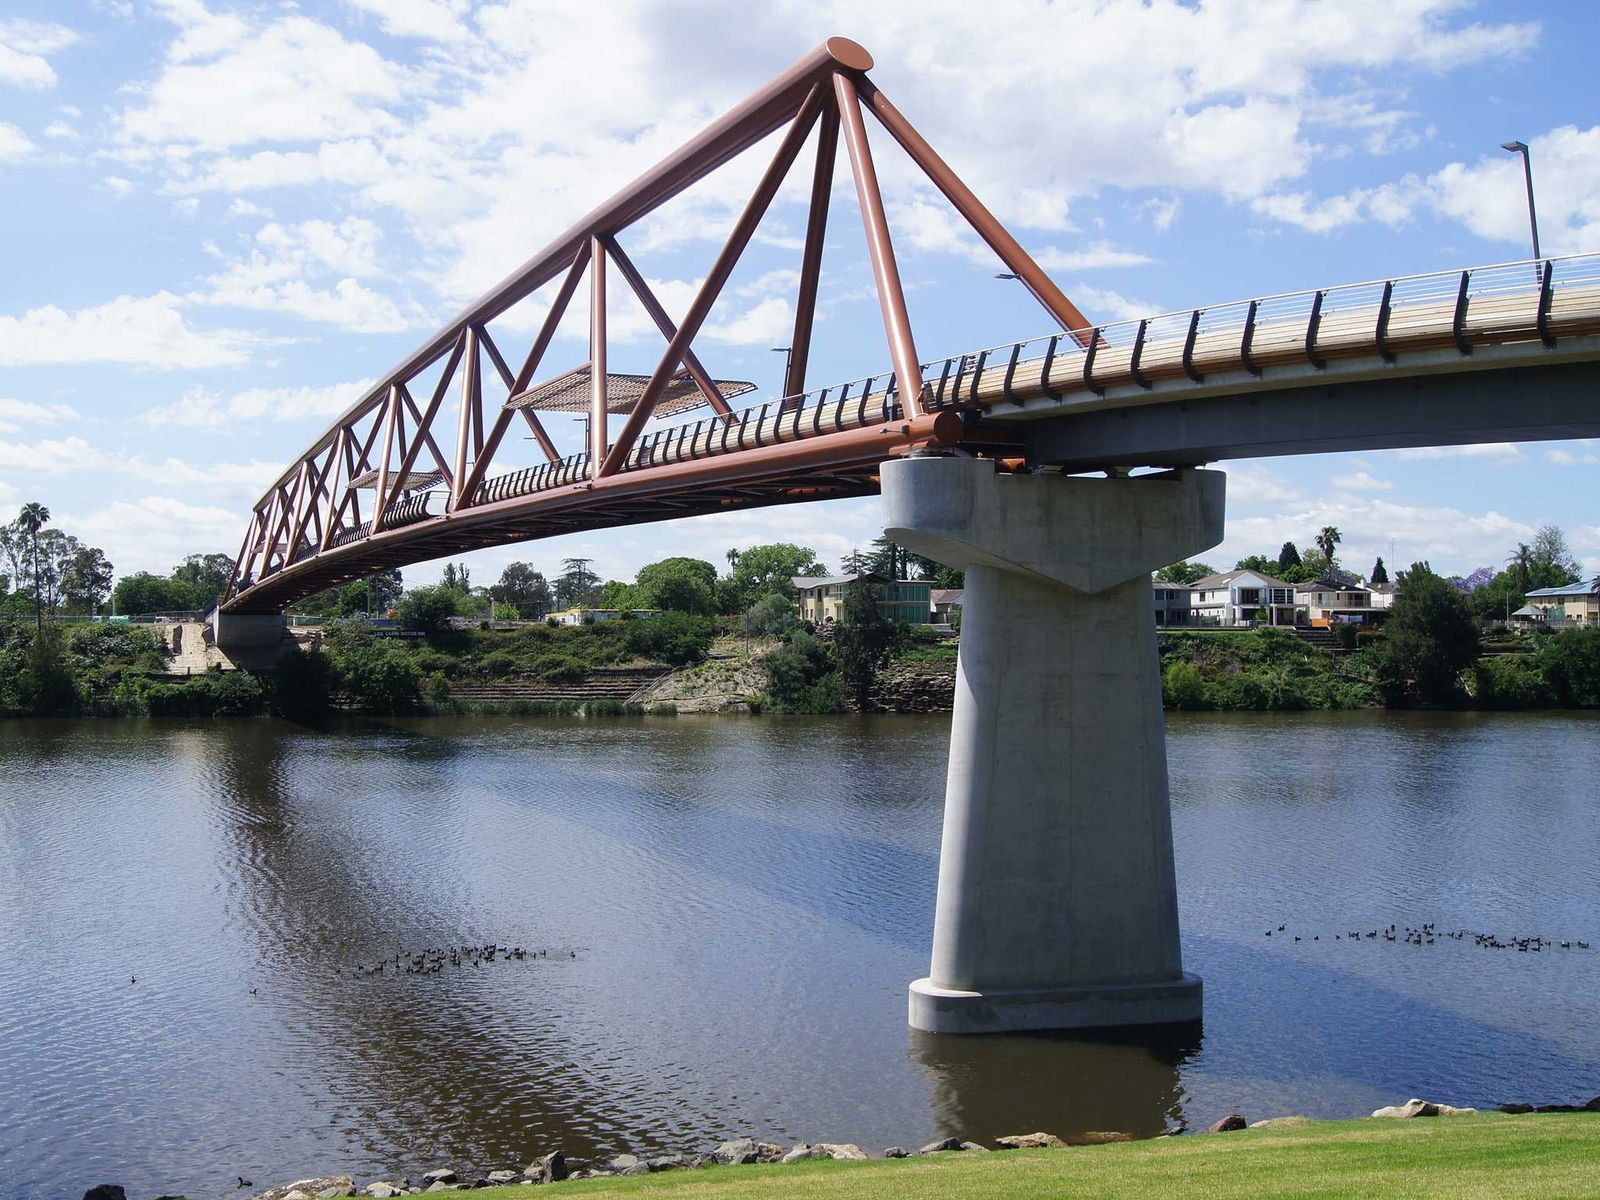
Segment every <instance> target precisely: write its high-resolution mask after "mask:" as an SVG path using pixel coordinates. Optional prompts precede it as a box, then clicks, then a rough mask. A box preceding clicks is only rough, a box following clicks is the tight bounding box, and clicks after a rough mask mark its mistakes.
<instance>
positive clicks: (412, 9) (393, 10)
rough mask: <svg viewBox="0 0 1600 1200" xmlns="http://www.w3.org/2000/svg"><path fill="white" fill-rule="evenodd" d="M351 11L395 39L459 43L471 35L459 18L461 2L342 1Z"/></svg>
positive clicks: (463, 9) (460, 16)
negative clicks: (371, 17)
mask: <svg viewBox="0 0 1600 1200" xmlns="http://www.w3.org/2000/svg"><path fill="white" fill-rule="evenodd" d="M346 3H348V4H350V5H351V6H352V7H354V8H359V9H362V10H364V11H366V12H369V13H372V14H373V15H374V16H376V17H378V18H379V21H380V22H381V24H382V26H383V31H384V32H385V33H388V34H392V35H394V36H395V37H415V38H423V39H425V40H427V41H431V42H459V41H463V40H464V39H466V38H467V37H469V36H471V35H470V33H469V32H468V30H467V27H466V26H465V25H463V24H462V23H461V18H462V16H463V15H465V13H466V11H467V5H466V3H465V2H464V0H445V2H443V3H441V2H440V0H346Z"/></svg>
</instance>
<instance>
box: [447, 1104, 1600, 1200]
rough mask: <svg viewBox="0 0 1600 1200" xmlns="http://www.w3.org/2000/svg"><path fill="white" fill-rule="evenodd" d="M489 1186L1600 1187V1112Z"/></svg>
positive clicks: (885, 1199) (774, 1193)
mask: <svg viewBox="0 0 1600 1200" xmlns="http://www.w3.org/2000/svg"><path fill="white" fill-rule="evenodd" d="M473 1194H474V1195H475V1196H481V1197H483V1198H484V1200H514V1198H515V1200H523V1198H532V1197H535V1196H539V1197H546V1198H548V1197H553V1196H565V1195H569V1194H571V1195H581V1196H585V1197H595V1198H596V1200H599V1198H601V1197H611V1196H637V1195H640V1194H650V1195H659V1196H661V1197H662V1200H698V1198H699V1197H716V1198H721V1200H739V1198H742V1197H747V1196H748V1197H770V1198H772V1200H801V1198H805V1197H813V1196H815V1197H828V1198H829V1200H898V1198H900V1197H928V1198H929V1200H932V1198H935V1197H937V1198H938V1200H946V1198H950V1200H969V1198H970V1200H989V1198H991V1197H1013V1196H1026V1197H1063V1198H1066V1197H1072V1198H1073V1200H1098V1198H1105V1200H1165V1198H1166V1197H1170V1196H1195V1197H1200V1196H1203V1197H1207V1198H1208V1200H1213V1198H1214V1200H1229V1198H1232V1197H1240V1198H1243V1197H1251V1198H1252V1200H1253V1198H1256V1197H1262V1196H1295V1197H1318V1198H1321V1197H1330V1198H1331V1197H1351V1198H1352V1200H1353V1198H1357V1197H1360V1198H1363V1200H1364V1198H1367V1197H1385V1198H1387V1197H1395V1198H1396V1200H1423V1198H1426V1197H1438V1198H1439V1200H1474V1198H1477V1197H1483V1198H1489V1197H1494V1198H1496V1200H1500V1198H1502V1197H1515V1198H1517V1200H1531V1198H1537V1197H1558V1196H1559V1197H1595V1196H1600V1116H1591V1115H1588V1114H1564V1113H1563V1114H1540V1115H1529V1116H1517V1117H1511V1116H1503V1115H1500V1114H1482V1115H1478V1116H1462V1117H1438V1118H1419V1119H1416V1120H1409V1121H1400V1120H1370V1119H1369V1120H1362V1121H1317V1122H1313V1123H1311V1124H1308V1125H1301V1126H1293V1127H1284V1128H1276V1129H1259V1130H1246V1131H1243V1132H1239V1133H1221V1134H1204V1135H1198V1136H1192V1137H1191V1136H1185V1137H1176V1138H1158V1139H1155V1140H1152V1141H1144V1142H1131V1143H1125V1144H1120V1145H1109V1146H1083V1147H1074V1148H1072V1149H1067V1150H1022V1151H996V1152H995V1153H992V1154H971V1153H945V1154H935V1155H928V1156H923V1157H918V1158H911V1159H904V1160H899V1161H874V1162H865V1163H863V1162H839V1163H836V1162H809V1161H808V1162H802V1163H796V1164H793V1165H790V1166H747V1167H714V1168H709V1169H707V1170H703V1171H669V1172H665V1173H662V1174H659V1175H651V1176H645V1177H640V1178H630V1179H622V1178H618V1179H604V1178H602V1179H593V1180H581V1181H574V1182H570V1183H564V1184H558V1185H553V1186H546V1187H539V1188H534V1187H511V1188H491V1189H485V1190H481V1191H476V1192H474V1193H473Z"/></svg>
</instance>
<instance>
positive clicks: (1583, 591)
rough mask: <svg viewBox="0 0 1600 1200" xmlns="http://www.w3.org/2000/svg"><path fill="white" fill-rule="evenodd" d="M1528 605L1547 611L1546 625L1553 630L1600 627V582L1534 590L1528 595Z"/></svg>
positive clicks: (1590, 581) (1592, 580) (1597, 580)
mask: <svg viewBox="0 0 1600 1200" xmlns="http://www.w3.org/2000/svg"><path fill="white" fill-rule="evenodd" d="M1528 604H1529V605H1530V606H1532V607H1534V608H1542V609H1544V610H1545V612H1546V613H1547V614H1548V615H1547V617H1546V619H1545V624H1546V625H1547V626H1549V627H1550V628H1552V629H1559V628H1574V627H1577V626H1593V625H1597V624H1600V579H1591V580H1589V582H1587V583H1569V584H1565V585H1564V586H1562V587H1547V588H1534V589H1533V591H1531V592H1529V593H1528Z"/></svg>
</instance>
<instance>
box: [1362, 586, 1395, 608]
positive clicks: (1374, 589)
mask: <svg viewBox="0 0 1600 1200" xmlns="http://www.w3.org/2000/svg"><path fill="white" fill-rule="evenodd" d="M1367 592H1368V593H1369V603H1371V605H1372V607H1373V608H1374V609H1377V610H1388V609H1391V608H1393V607H1394V593H1395V585H1394V584H1392V583H1369V584H1367Z"/></svg>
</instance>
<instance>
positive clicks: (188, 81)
mask: <svg viewBox="0 0 1600 1200" xmlns="http://www.w3.org/2000/svg"><path fill="white" fill-rule="evenodd" d="M167 15H168V16H170V17H171V18H172V19H173V20H175V21H176V22H177V23H178V24H179V26H180V28H181V30H182V32H181V33H180V35H179V37H178V39H177V41H176V42H174V43H173V45H172V47H171V49H170V50H169V52H168V55H167V62H166V64H165V66H164V68H163V70H162V72H161V74H160V76H159V77H158V78H157V79H156V80H155V81H154V82H153V83H151V84H149V85H148V86H146V87H144V88H142V89H140V93H141V103H138V104H136V105H135V106H133V107H131V108H129V109H128V110H126V111H125V112H124V113H122V115H121V116H120V117H119V119H118V122H117V124H118V137H119V141H120V142H121V143H122V144H123V145H124V146H126V147H129V148H131V149H137V148H139V147H171V146H187V147H191V148H195V149H202V150H221V149H225V148H228V147H232V146H243V145H251V144H255V143H260V142H302V141H318V140H335V139H339V138H343V137H350V136H360V135H366V134H371V133H375V132H378V131H380V130H394V129H396V128H397V125H398V123H397V120H396V118H395V117H394V116H393V114H391V113H389V112H387V111H386V110H385V109H384V108H383V107H382V104H383V103H385V102H395V101H398V100H399V99H401V96H402V93H403V88H402V80H403V78H404V75H405V72H404V71H402V70H401V69H400V68H398V67H396V66H395V65H394V64H392V63H388V62H385V61H384V59H383V57H382V56H381V55H380V54H379V53H378V52H377V51H376V50H374V49H373V48H372V47H370V46H367V45H363V44H362V43H360V42H351V41H347V40H346V39H345V38H344V37H343V36H342V35H340V34H339V32H338V31H337V30H334V29H332V28H330V27H329V26H327V25H324V24H322V23H321V22H319V21H315V20H312V19H311V18H309V17H303V16H298V15H294V16H287V17H282V18H280V19H277V20H274V21H271V22H270V23H268V24H266V25H263V26H261V27H259V28H252V27H251V26H250V25H249V23H248V22H247V21H246V20H245V19H244V18H243V17H237V16H227V17H216V16H213V15H212V14H210V13H209V12H208V11H206V9H205V8H204V6H203V5H202V4H200V3H198V2H196V3H185V4H182V5H178V4H172V5H168V13H167Z"/></svg>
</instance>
